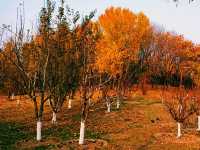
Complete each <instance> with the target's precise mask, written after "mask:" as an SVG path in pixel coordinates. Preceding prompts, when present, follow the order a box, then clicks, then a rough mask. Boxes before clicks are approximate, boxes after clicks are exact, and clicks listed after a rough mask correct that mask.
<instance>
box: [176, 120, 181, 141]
mask: <svg viewBox="0 0 200 150" xmlns="http://www.w3.org/2000/svg"><path fill="white" fill-rule="evenodd" d="M177 127H178V130H177V138H180V137H181V123H180V122H177Z"/></svg>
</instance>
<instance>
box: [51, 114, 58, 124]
mask: <svg viewBox="0 0 200 150" xmlns="http://www.w3.org/2000/svg"><path fill="white" fill-rule="evenodd" d="M51 122H52V124H56V123H57V119H56V113H55V112H54V111H53V114H52V120H51Z"/></svg>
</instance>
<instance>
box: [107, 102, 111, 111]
mask: <svg viewBox="0 0 200 150" xmlns="http://www.w3.org/2000/svg"><path fill="white" fill-rule="evenodd" d="M106 105H107V112H108V113H109V112H110V111H111V104H110V102H107V103H106Z"/></svg>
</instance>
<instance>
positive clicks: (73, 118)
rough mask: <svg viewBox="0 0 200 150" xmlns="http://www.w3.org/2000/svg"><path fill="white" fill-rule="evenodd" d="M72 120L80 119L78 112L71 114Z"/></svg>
mask: <svg viewBox="0 0 200 150" xmlns="http://www.w3.org/2000/svg"><path fill="white" fill-rule="evenodd" d="M72 120H73V121H80V120H81V115H80V113H78V114H75V115H73V116H72Z"/></svg>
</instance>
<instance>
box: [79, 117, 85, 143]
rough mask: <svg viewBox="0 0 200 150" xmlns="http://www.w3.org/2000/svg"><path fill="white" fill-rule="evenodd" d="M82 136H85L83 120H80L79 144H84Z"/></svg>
mask: <svg viewBox="0 0 200 150" xmlns="http://www.w3.org/2000/svg"><path fill="white" fill-rule="evenodd" d="M84 136H85V120H81V127H80V137H79V144H80V145H82V144H84Z"/></svg>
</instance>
